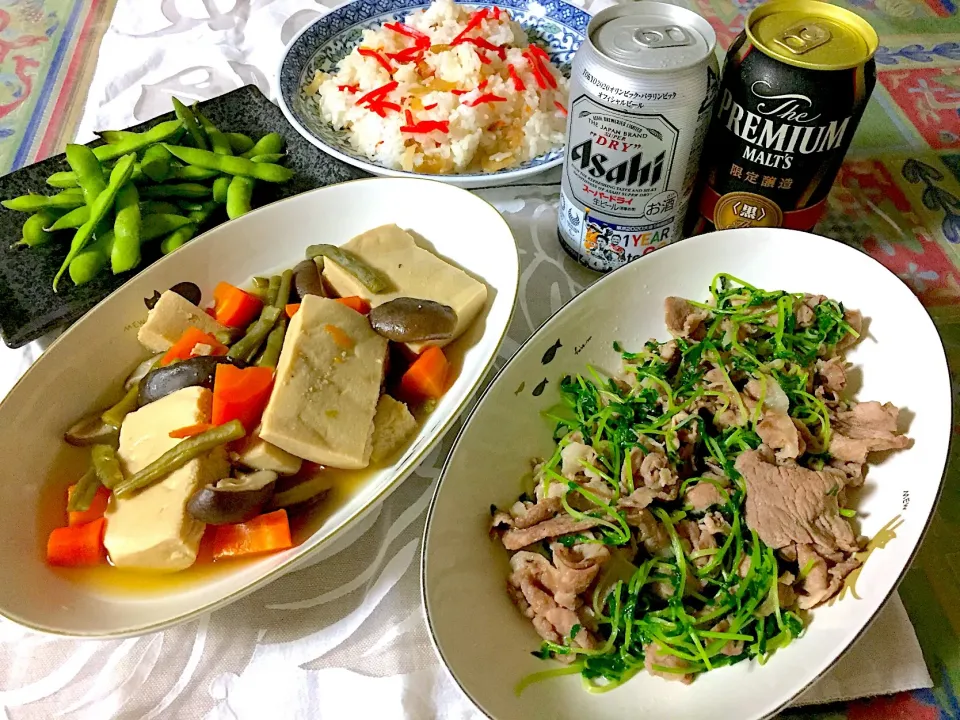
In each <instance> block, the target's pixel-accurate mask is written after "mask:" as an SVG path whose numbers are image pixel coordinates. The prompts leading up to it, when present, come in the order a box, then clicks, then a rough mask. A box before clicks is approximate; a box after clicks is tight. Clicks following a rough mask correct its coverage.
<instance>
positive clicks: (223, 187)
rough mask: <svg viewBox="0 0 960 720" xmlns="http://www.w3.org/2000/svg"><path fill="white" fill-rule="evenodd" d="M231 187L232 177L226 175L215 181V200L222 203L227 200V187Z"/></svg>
mask: <svg viewBox="0 0 960 720" xmlns="http://www.w3.org/2000/svg"><path fill="white" fill-rule="evenodd" d="M229 187H230V178H229V177H228V176H226V175H224V176H223V177H218V178H217V179H216V180H214V181H213V200H214V202H218V203H220V204H221V205H222V204H223V203H225V202H226V201H227V189H228V188H229Z"/></svg>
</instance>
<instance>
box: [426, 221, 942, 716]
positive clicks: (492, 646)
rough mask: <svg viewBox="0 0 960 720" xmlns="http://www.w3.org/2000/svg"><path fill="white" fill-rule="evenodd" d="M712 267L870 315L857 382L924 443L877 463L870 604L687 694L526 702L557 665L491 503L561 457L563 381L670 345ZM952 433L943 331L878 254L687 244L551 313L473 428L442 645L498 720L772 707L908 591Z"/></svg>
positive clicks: (869, 508) (441, 589)
mask: <svg viewBox="0 0 960 720" xmlns="http://www.w3.org/2000/svg"><path fill="white" fill-rule="evenodd" d="M718 272H727V273H731V274H732V275H735V276H736V277H739V278H742V279H744V280H746V281H747V282H749V283H751V284H753V285H756V286H758V287H762V288H765V289H768V290H779V289H785V290H789V291H806V292H811V293H823V294H826V295H828V296H830V297H833V298H835V299H838V300H841V301H842V302H843V303H844V304H845V306H846V307H849V308H858V309H860V310H861V311H863V313H864V315H865V316H866V318H867V319H868V325H867V326H866V329H867V331H868V335H867V337H866V338H865V339H864V340H863V341H862V342H861V343H860V344H859V345H858V346H857V347H856V348H855V349H854V350H853V351H852V352H850V353H849V355H848V359H849V360H850V361H851V362H852V363H853V364H854V366H855V368H856V370H855V371H854V372H851V384H852V385H853V386H856V385H857V384H861V387H860V388H859V390H858V392H857V397H858V398H860V399H863V400H879V401H881V402H887V401H889V402H892V403H894V404H895V405H897V406H898V407H900V408H902V409H903V410H904V412H903V417H904V418H905V419H907V420H909V421H910V422H909V429H908V434H909V436H910V437H912V438H913V439H914V444H913V447H911V448H910V449H908V450H905V451H902V452H897V453H893V454H891V455H890V456H889V457H887V458H886V459H884V460H883V462H881V463H879V464H876V465H872V466H871V468H870V471H869V473H868V474H867V482H866V486H865V489H864V491H863V492H862V493H861V497H860V499H859V502H857V503H856V509H857V510H858V512H859V513H860V514H861V517H860V524H861V527H860V530H861V533H862V534H863V535H866V536H868V537H873V536H874V535H875V534H876V533H877V531H878V530H880V529H881V528H882V527H884V526H885V525H887V524H888V523H890V522H891V521H892V520H893V519H894V518H897V517H898V516H899V519H900V521H902V523H901V524H900V525H899V526H898V527H896V530H895V532H896V538H895V539H893V540H892V541H891V542H889V544H887V545H886V547H884V548H883V549H878V550H876V551H875V552H874V553H873V554H872V555H871V556H870V558H869V559H868V561H867V562H866V564H865V566H864V568H863V571H862V572H861V574H860V577H859V580H858V581H857V583H856V592H857V594H858V595H859V598H860V599H857V598H855V597H852V596H850V595H849V594H848V595H847V597H845V598H843V599H842V600H840V601H839V602H835V603H833V604H832V605H829V606H825V607H821V608H818V609H817V610H816V611H814V613H813V618H812V622H811V623H810V624H809V626H808V628H807V630H806V632H805V634H804V635H803V636H802V637H801V638H799V639H798V640H795V641H794V642H793V643H791V644H790V645H789V646H788V647H786V648H785V649H783V650H780V651H778V652H776V653H775V654H774V655H773V656H772V657H771V658H770V660H769V661H768V662H767V664H766V665H764V666H760V665H759V664H758V663H756V662H749V661H747V662H742V663H739V664H737V665H734V666H730V667H726V668H720V669H718V670H714V671H712V672H708V673H705V674H703V675H701V676H700V677H698V678H697V679H696V680H695V681H694V683H693V684H692V685H689V686H686V685H683V684H681V683H676V682H666V681H664V680H662V679H660V678H656V677H652V676H650V675H648V674H646V673H640V674H639V675H637V676H635V677H634V678H633V679H632V680H630V681H628V682H627V683H625V684H624V685H623V686H621V687H620V688H618V689H615V690H613V691H612V692H608V693H605V694H600V695H595V694H589V693H587V692H585V691H584V690H583V689H582V687H581V684H580V678H579V677H577V676H565V677H561V678H556V679H552V680H549V681H546V682H541V683H537V684H534V685H532V686H530V687H529V688H527V689H526V690H525V691H524V692H523V693H522V694H521V695H520V696H519V697H517V696H516V695H515V694H514V688H515V687H516V685H517V683H518V681H520V680H521V679H522V678H523V677H525V676H526V675H528V674H530V673H533V672H537V671H539V670H545V669H548V668H550V667H556V664H554V663H545V662H543V661H541V660H538V659H535V658H534V657H532V656H531V654H530V652H531V651H533V650H536V649H538V648H539V646H540V638H539V637H538V636H537V634H536V632H535V631H534V629H533V626H532V625H531V624H530V622H529V620H527V619H525V618H523V617H521V615H520V613H519V612H518V611H517V610H516V608H515V607H514V606H513V604H512V603H511V602H510V600H509V599H508V597H507V594H506V592H505V590H504V586H505V582H506V577H507V575H508V572H509V565H508V562H507V559H508V556H507V552H506V551H505V550H504V549H503V547H502V546H501V545H500V543H498V542H494V541H491V540H490V539H489V537H488V536H487V528H488V526H489V521H490V512H489V508H490V504H491V503H495V504H497V505H500V506H501V507H503V506H505V505H508V504H509V503H510V502H512V501H513V500H514V499H515V498H516V496H517V495H518V494H519V493H520V491H521V477H522V476H523V475H524V473H527V472H529V468H530V464H529V463H530V459H531V458H532V457H535V456H548V455H550V454H551V453H552V451H553V448H554V447H555V445H554V444H553V443H552V442H551V439H550V437H551V430H552V426H551V425H549V424H548V423H547V422H546V421H545V420H543V419H541V417H540V416H539V411H541V410H544V409H546V408H548V407H550V406H551V405H553V404H555V403H556V402H557V401H558V396H557V393H556V387H557V381H558V380H559V378H560V377H562V376H563V375H565V374H568V373H570V374H572V373H577V372H583V371H584V370H585V368H586V365H587V364H592V365H594V366H597V367H600V368H604V369H606V370H609V371H616V370H618V369H619V355H618V354H617V353H616V352H615V351H614V350H613V349H612V343H613V342H614V341H620V342H621V343H622V344H623V346H624V348H625V349H627V350H635V349H638V348H640V347H641V346H642V345H643V343H644V342H645V341H646V340H648V339H649V338H651V337H656V338H658V339H666V338H667V337H668V335H667V333H666V329H665V327H664V322H663V300H664V298H665V297H666V296H668V295H679V296H681V297H685V298H691V299H697V300H704V299H706V297H708V292H709V285H710V280H711V278H713V276H714V275H715V274H716V273H718ZM558 339H559V340H560V342H561V343H562V345H563V347H562V348H561V349H560V350H559V351H558V352H557V354H556V359H555V360H554V361H553V362H552V363H549V364H548V365H546V366H544V365H542V363H541V359H542V357H543V355H544V353H545V352H546V351H547V349H548V348H550V347H551V346H552V345H553V344H554V342H555V341H557V340H558ZM584 343H586V345H585V346H584V347H583V348H582V349H580V350H579V352H577V349H578V348H580V346H581V345H583V344H584ZM909 368H913V369H914V370H910V369H909ZM544 378H547V379H548V380H549V384H548V385H547V386H546V390H545V391H544V392H543V393H542V395H540V396H539V397H534V396H533V395H532V394H531V390H532V389H533V388H534V387H536V386H537V385H538V384H539V383H540V381H541V380H542V379H544ZM861 378H862V379H861ZM521 383H524V390H523V391H522V392H519V393H517V390H518V389H519V388H520V385H521ZM950 432H951V390H950V382H949V375H948V372H947V364H946V357H945V355H944V351H943V346H942V344H941V342H940V337H939V335H938V334H937V331H936V328H935V327H934V325H933V323H932V321H931V320H930V317H929V316H928V315H927V313H926V311H925V310H924V309H923V307H922V306H921V305H920V302H919V301H918V300H917V298H916V297H915V296H914V295H913V293H912V292H911V291H910V290H909V289H908V288H907V286H906V285H904V284H903V283H902V282H901V281H900V280H899V279H898V278H897V277H896V276H895V275H893V274H892V273H891V272H889V271H888V270H887V269H885V268H884V267H883V266H882V265H880V263H878V262H876V261H875V260H873V259H871V258H870V257H868V256H867V255H864V254H862V253H860V252H858V251H856V250H854V249H852V248H850V247H847V246H845V245H842V244H841V243H839V242H835V241H833V240H830V239H828V238H823V237H819V236H816V235H809V234H805V233H800V232H796V231H792V230H769V229H745V230H727V231H724V232H721V233H711V234H709V235H702V236H699V237H695V238H690V239H688V240H683V241H682V242H679V243H677V244H675V245H671V246H670V247H667V248H665V249H663V250H658V251H657V252H655V253H652V254H650V255H648V256H646V257H644V258H642V259H640V260H638V261H636V262H634V263H631V264H629V265H627V266H626V267H624V268H622V269H620V270H618V271H617V272H615V273H612V274H611V275H610V276H608V277H606V278H604V279H603V280H601V281H600V282H598V283H596V284H595V285H593V286H592V287H590V288H589V289H587V290H586V291H584V292H583V293H582V294H581V295H580V296H579V297H577V298H575V299H574V300H573V301H571V302H570V303H569V304H568V305H567V306H565V307H564V308H563V309H562V310H560V311H559V312H558V313H557V314H556V315H554V316H553V317H552V318H551V319H550V320H548V321H547V322H546V323H545V324H544V325H543V326H542V327H541V328H540V329H539V330H538V331H537V332H536V333H535V334H534V335H533V337H532V338H530V340H528V341H527V343H526V344H524V345H523V346H522V347H521V349H520V350H519V352H517V354H516V355H515V356H514V357H513V358H512V359H511V360H510V362H509V363H508V364H507V365H506V366H505V367H504V368H503V369H502V370H501V371H500V374H499V375H498V376H497V378H496V379H495V381H494V382H493V383H492V384H491V385H490V387H489V388H488V389H487V391H486V392H485V393H484V395H483V397H482V399H481V400H480V402H479V403H478V405H477V407H476V409H475V410H474V412H473V414H472V415H471V416H470V418H469V420H468V421H467V422H466V423H465V425H464V427H463V429H462V431H461V433H460V436H459V438H458V439H457V442H456V443H455V445H454V447H453V450H452V452H451V455H450V457H449V459H448V460H447V464H446V466H445V468H444V471H443V473H442V475H441V478H440V482H439V485H438V488H437V492H436V495H435V496H434V499H433V502H432V504H431V506H430V510H429V514H428V517H427V529H426V534H425V539H424V552H423V561H422V589H423V596H424V603H425V608H426V613H427V621H428V625H429V628H430V632H431V638H432V640H433V642H434V644H435V647H436V649H437V651H438V653H439V654H440V657H441V658H442V660H443V662H444V663H445V664H446V666H447V668H448V670H449V671H450V673H451V674H452V676H453V678H454V680H455V681H456V682H457V683H458V684H459V685H460V687H461V689H463V691H464V692H465V693H466V694H467V695H468V696H469V697H470V699H471V700H472V701H473V702H474V703H475V704H476V705H477V707H479V708H480V709H481V710H482V711H483V712H485V713H486V714H487V715H489V716H490V717H493V718H498V719H499V720H514V719H518V720H519V719H524V720H525V719H526V718H531V717H549V718H551V720H562V719H563V718H576V719H577V720H579V719H581V718H591V719H592V720H608V719H609V720H622V718H625V717H629V718H637V719H640V718H663V717H669V718H670V719H671V720H700V719H702V720H717V718H724V719H725V720H726V719H728V718H729V719H734V718H736V719H737V720H741V719H747V718H762V717H769V716H771V715H773V714H775V713H776V712H777V711H778V710H779V709H780V708H782V707H783V706H784V705H786V704H787V703H788V702H789V701H790V700H791V699H792V698H794V697H796V696H797V695H798V694H799V693H800V692H801V691H802V690H803V689H805V688H806V687H807V686H809V685H810V684H811V683H813V682H814V681H815V680H816V679H817V678H819V677H820V676H821V675H823V673H824V672H826V670H827V669H828V668H829V667H830V666H831V665H833V663H834V662H836V660H837V659H838V658H839V657H840V655H841V654H842V653H843V652H844V650H846V649H847V648H848V647H849V646H850V645H851V644H852V643H853V642H854V640H856V639H857V637H858V636H859V635H860V634H861V633H862V632H863V631H864V629H865V628H866V626H867V625H868V624H869V623H870V621H871V620H872V619H873V618H874V616H875V615H876V613H877V611H878V610H879V609H880V608H881V607H882V606H883V604H884V602H885V601H886V599H887V598H888V597H889V596H890V594H891V593H892V592H893V591H894V589H895V588H896V586H897V583H898V582H899V581H900V578H901V577H902V576H903V573H904V572H905V571H906V569H907V567H908V566H909V564H910V561H911V559H912V558H913V555H914V553H915V551H916V549H917V546H918V544H919V543H920V540H921V538H922V536H923V534H924V531H925V530H926V528H927V524H928V522H929V520H930V517H931V515H932V513H933V510H934V507H935V506H936V502H937V498H938V497H939V493H940V488H941V484H942V477H943V471H944V466H945V463H946V458H947V450H948V444H949V439H950Z"/></svg>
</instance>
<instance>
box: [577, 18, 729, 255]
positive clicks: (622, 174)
mask: <svg viewBox="0 0 960 720" xmlns="http://www.w3.org/2000/svg"><path fill="white" fill-rule="evenodd" d="M716 42H717V38H716V34H715V33H714V31H713V29H712V28H711V27H710V24H709V23H708V22H707V21H706V20H704V19H703V18H702V17H700V16H699V15H697V14H696V13H693V12H691V11H689V10H686V9H684V8H680V7H676V6H674V5H667V4H665V3H659V2H650V1H647V2H639V3H631V4H629V5H617V6H614V7H610V8H607V9H606V10H603V11H601V12H599V13H597V15H595V16H594V18H593V19H592V20H591V21H590V24H589V25H588V26H587V38H586V40H585V41H584V43H583V45H581V47H580V49H579V50H578V51H577V54H576V56H575V57H574V60H573V69H572V71H571V78H570V108H569V119H568V121H567V145H566V150H565V153H566V154H565V157H564V162H563V182H562V186H561V191H560V206H559V218H558V225H559V228H558V233H559V236H560V244H561V245H563V247H564V249H566V251H567V252H568V253H570V255H572V256H573V257H574V258H576V259H577V260H578V261H580V262H581V263H582V264H584V265H586V266H587V267H589V268H592V269H594V270H599V271H601V272H607V271H610V270H615V269H616V268H618V267H620V266H621V265H624V264H626V263H628V262H630V261H631V260H634V259H636V258H638V257H640V256H641V255H646V254H647V253H649V252H652V251H654V250H656V249H657V248H660V247H663V246H664V245H668V244H670V243H672V242H674V241H675V240H679V239H680V233H681V231H682V228H683V221H684V217H685V215H686V211H687V205H688V203H689V201H690V195H691V194H692V192H693V187H694V183H695V181H696V175H697V166H698V163H699V159H700V152H701V150H702V149H703V141H704V137H705V136H706V133H707V128H708V126H709V123H710V117H711V114H712V110H713V104H714V100H715V99H716V96H717V78H718V66H717V59H716V56H715V54H714V47H715V46H716Z"/></svg>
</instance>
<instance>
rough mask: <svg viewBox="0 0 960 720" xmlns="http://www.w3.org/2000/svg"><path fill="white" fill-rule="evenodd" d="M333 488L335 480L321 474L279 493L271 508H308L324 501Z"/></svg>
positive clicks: (275, 496)
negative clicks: (308, 505) (307, 506)
mask: <svg viewBox="0 0 960 720" xmlns="http://www.w3.org/2000/svg"><path fill="white" fill-rule="evenodd" d="M332 487H333V480H332V479H331V478H330V477H328V476H327V475H325V474H324V473H323V472H320V473H318V474H316V475H314V476H313V477H311V478H309V479H308V480H304V481H303V482H299V483H297V484H296V485H293V486H292V487H289V488H286V489H284V490H283V491H281V492H278V493H277V494H276V495H274V496H273V499H272V500H271V501H270V508H271V509H274V510H275V509H278V508H288V507H293V506H300V507H306V505H307V504H310V505H312V504H314V503H317V502H320V501H321V500H323V498H325V497H326V496H327V493H329V492H330V488H332Z"/></svg>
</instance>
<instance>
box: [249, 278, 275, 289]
mask: <svg viewBox="0 0 960 720" xmlns="http://www.w3.org/2000/svg"><path fill="white" fill-rule="evenodd" d="M252 282H253V286H254V287H256V288H266V287H270V278H265V277H260V276H257V277H255V278H254V279H253V280H252ZM277 287H279V285H278V286H277Z"/></svg>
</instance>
